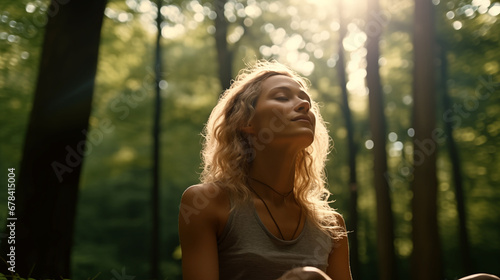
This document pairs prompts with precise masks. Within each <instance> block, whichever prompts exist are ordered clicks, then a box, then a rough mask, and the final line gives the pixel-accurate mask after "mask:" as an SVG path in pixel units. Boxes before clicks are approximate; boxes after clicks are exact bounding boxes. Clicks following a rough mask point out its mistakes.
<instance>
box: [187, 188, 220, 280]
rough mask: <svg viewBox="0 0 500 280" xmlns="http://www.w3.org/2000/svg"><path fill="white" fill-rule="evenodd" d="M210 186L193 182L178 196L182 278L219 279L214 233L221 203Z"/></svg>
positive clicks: (216, 230)
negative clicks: (179, 198) (192, 184)
mask: <svg viewBox="0 0 500 280" xmlns="http://www.w3.org/2000/svg"><path fill="white" fill-rule="evenodd" d="M213 188H214V187H213V186H209V185H196V186H192V187H190V188H188V189H187V190H186V191H185V192H184V194H183V195H182V199H181V205H180V209H179V210H180V211H179V237H180V243H181V250H182V274H183V279H184V280H199V279H206V280H218V279H219V263H218V255H217V232H218V230H219V228H220V227H219V221H220V219H219V218H220V214H221V206H220V204H219V203H217V202H218V201H217V200H218V198H217V195H215V196H214V192H213ZM210 190H212V192H210ZM219 199H220V198H219Z"/></svg>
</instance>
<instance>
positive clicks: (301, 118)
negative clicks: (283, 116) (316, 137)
mask: <svg viewBox="0 0 500 280" xmlns="http://www.w3.org/2000/svg"><path fill="white" fill-rule="evenodd" d="M295 121H307V122H309V123H310V124H312V121H311V118H310V117H309V116H306V115H301V116H297V117H295V118H293V119H292V122H295Z"/></svg>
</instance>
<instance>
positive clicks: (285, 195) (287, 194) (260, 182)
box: [250, 177, 293, 198]
mask: <svg viewBox="0 0 500 280" xmlns="http://www.w3.org/2000/svg"><path fill="white" fill-rule="evenodd" d="M250 179H252V180H254V181H255V182H257V183H259V184H261V185H264V186H266V187H267V188H268V189H270V190H272V191H273V192H275V193H276V194H278V195H279V196H281V197H283V198H287V197H288V196H289V195H290V194H291V193H292V192H293V189H292V190H291V191H289V192H287V193H285V194H282V193H280V192H279V191H277V190H275V189H274V188H273V187H271V186H269V185H268V184H266V183H264V182H262V181H260V180H257V179H255V178H252V177H250Z"/></svg>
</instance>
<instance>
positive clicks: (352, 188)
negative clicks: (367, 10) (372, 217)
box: [337, 1, 360, 279]
mask: <svg viewBox="0 0 500 280" xmlns="http://www.w3.org/2000/svg"><path fill="white" fill-rule="evenodd" d="M338 5H339V6H338V10H339V11H342V10H343V5H342V1H339V2H338ZM339 18H340V30H339V35H340V38H339V45H338V55H339V59H338V61H337V75H338V77H339V84H340V88H341V89H342V113H343V115H344V120H345V126H346V129H347V146H348V150H349V155H348V157H349V192H350V203H349V220H348V223H347V227H348V230H349V231H351V232H352V233H351V234H350V235H349V243H350V249H349V251H350V262H351V271H352V277H353V279H359V271H360V264H359V263H360V261H359V242H358V183H357V174H356V145H355V144H354V126H353V123H352V116H351V110H350V108H349V98H348V96H347V87H346V85H347V79H346V73H345V54H344V45H343V43H342V42H343V41H344V38H345V35H346V26H345V20H344V18H343V16H342V13H339Z"/></svg>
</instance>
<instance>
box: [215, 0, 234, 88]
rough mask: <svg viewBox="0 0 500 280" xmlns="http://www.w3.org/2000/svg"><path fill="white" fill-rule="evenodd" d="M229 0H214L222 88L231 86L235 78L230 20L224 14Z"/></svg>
mask: <svg viewBox="0 0 500 280" xmlns="http://www.w3.org/2000/svg"><path fill="white" fill-rule="evenodd" d="M226 2H227V0H214V6H215V12H216V13H217V18H216V19H215V44H216V46H217V61H218V62H219V81H220V84H221V87H222V90H225V89H227V88H229V86H230V85H231V79H232V78H233V76H232V75H233V66H232V65H233V55H232V52H231V51H230V50H229V47H228V44H227V30H228V27H229V22H228V21H227V19H226V16H225V15H224V5H225V4H226Z"/></svg>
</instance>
